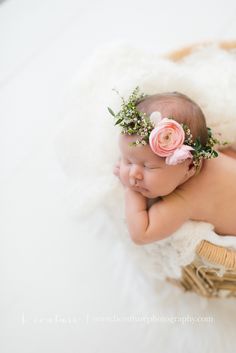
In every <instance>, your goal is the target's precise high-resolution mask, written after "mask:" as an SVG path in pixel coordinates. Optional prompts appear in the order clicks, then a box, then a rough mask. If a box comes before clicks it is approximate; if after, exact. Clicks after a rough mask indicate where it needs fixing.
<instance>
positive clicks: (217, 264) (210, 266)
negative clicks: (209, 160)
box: [165, 41, 236, 298]
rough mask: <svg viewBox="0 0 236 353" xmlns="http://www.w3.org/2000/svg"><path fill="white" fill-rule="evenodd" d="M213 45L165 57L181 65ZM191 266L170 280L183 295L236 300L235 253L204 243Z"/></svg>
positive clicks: (224, 44)
mask: <svg viewBox="0 0 236 353" xmlns="http://www.w3.org/2000/svg"><path fill="white" fill-rule="evenodd" d="M211 43H212V42H204V43H197V44H193V45H191V46H188V47H184V48H182V49H179V50H176V51H172V52H171V53H168V54H166V55H165V58H168V59H170V60H172V61H175V62H178V61H181V60H182V59H183V58H184V57H186V56H188V55H190V54H191V53H192V51H193V50H195V49H197V48H200V47H203V46H206V45H209V44H211ZM217 44H218V45H219V46H220V47H221V48H222V49H224V50H227V51H231V50H233V49H235V48H236V41H228V42H217ZM195 251H196V256H195V259H194V261H193V262H192V263H190V264H189V265H187V266H185V267H183V268H182V276H181V278H180V279H179V280H177V279H173V278H167V281H168V282H170V283H172V284H174V285H177V286H178V287H180V288H182V289H183V290H184V291H192V292H195V293H197V294H199V295H201V296H204V297H208V298H217V297H218V298H221V297H224V298H229V297H236V250H234V249H230V248H226V247H223V246H218V245H215V244H213V243H210V242H209V241H206V240H202V241H201V242H200V244H198V246H197V248H196V250H195Z"/></svg>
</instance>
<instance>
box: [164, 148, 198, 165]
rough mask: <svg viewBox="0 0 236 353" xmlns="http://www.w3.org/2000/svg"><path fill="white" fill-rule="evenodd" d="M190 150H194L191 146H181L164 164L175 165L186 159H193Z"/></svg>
mask: <svg viewBox="0 0 236 353" xmlns="http://www.w3.org/2000/svg"><path fill="white" fill-rule="evenodd" d="M191 150H194V148H192V147H191V146H187V145H182V146H181V147H180V148H177V149H176V150H175V151H174V153H173V154H172V155H171V156H168V157H166V161H165V162H166V164H169V165H176V164H178V163H181V162H183V161H185V159H187V158H193V155H192V153H191V152H190V151H191Z"/></svg>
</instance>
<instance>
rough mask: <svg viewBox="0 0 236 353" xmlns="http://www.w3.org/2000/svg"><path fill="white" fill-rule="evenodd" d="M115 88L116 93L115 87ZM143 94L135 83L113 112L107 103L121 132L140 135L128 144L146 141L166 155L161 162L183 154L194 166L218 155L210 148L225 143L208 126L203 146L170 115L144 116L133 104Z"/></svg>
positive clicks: (176, 159) (181, 158) (175, 159)
mask: <svg viewBox="0 0 236 353" xmlns="http://www.w3.org/2000/svg"><path fill="white" fill-rule="evenodd" d="M113 90H115V89H113ZM115 91H116V90H115ZM116 92H117V93H118V94H119V92H118V91H116ZM146 96H147V95H144V94H143V93H141V94H140V93H139V87H138V86H137V87H136V88H135V89H134V91H133V92H132V94H131V95H130V97H129V99H128V100H127V102H126V101H125V100H124V98H123V97H121V99H122V108H121V110H120V111H119V112H118V113H117V114H115V113H114V112H113V111H112V109H111V108H109V107H108V111H109V112H110V114H111V115H112V116H113V117H114V118H115V119H116V123H115V125H120V126H121V127H122V131H121V132H122V133H123V134H128V135H134V134H137V135H139V136H140V137H141V138H140V139H139V140H136V141H135V142H132V143H130V144H129V145H130V146H132V145H135V146H137V145H140V144H142V145H147V144H149V145H150V148H151V149H152V151H153V152H154V153H155V154H156V155H158V156H160V157H166V159H165V162H166V164H168V165H176V164H178V163H181V162H183V161H184V160H186V159H187V158H192V159H193V164H194V165H195V166H196V168H198V167H199V166H200V161H201V160H202V159H211V158H215V157H217V156H218V153H217V152H216V151H215V150H214V149H213V148H212V147H213V146H214V145H215V144H222V145H225V144H227V143H228V142H223V143H221V142H220V141H218V140H217V139H216V138H214V137H213V136H212V132H211V129H210V128H209V127H207V131H208V138H207V142H206V145H205V146H203V145H202V144H201V142H200V139H199V138H198V137H197V138H196V140H195V141H193V136H192V134H191V131H190V129H189V127H188V126H187V125H186V124H184V123H181V124H180V123H178V122H177V121H175V120H174V118H173V117H171V116H170V117H162V115H161V113H160V112H158V111H155V112H153V113H151V115H150V116H149V117H148V116H147V115H146V113H142V112H140V111H138V110H137V108H136V105H137V103H138V102H139V101H140V100H141V99H143V98H144V97H146Z"/></svg>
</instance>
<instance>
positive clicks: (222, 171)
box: [179, 152, 236, 235]
mask: <svg viewBox="0 0 236 353" xmlns="http://www.w3.org/2000/svg"><path fill="white" fill-rule="evenodd" d="M204 162H205V163H204V166H203V168H202V170H201V172H200V173H199V174H198V175H197V176H195V177H194V178H192V179H190V180H188V181H187V182H186V183H185V184H183V185H181V186H180V187H179V191H180V193H181V194H182V196H183V197H184V199H185V200H186V202H187V203H188V205H189V209H190V210H191V219H192V220H199V221H205V222H209V223H211V224H213V225H214V227H215V228H214V231H215V232H216V233H218V234H220V235H236V159H234V158H233V157H229V156H227V155H226V154H223V153H221V152H219V156H218V157H217V158H215V159H211V160H205V161H204Z"/></svg>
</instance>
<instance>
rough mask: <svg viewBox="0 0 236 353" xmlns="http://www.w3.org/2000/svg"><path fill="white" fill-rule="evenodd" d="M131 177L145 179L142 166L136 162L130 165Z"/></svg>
mask: <svg viewBox="0 0 236 353" xmlns="http://www.w3.org/2000/svg"><path fill="white" fill-rule="evenodd" d="M129 177H130V178H131V179H140V180H141V179H143V174H142V171H141V168H140V167H139V166H137V165H135V164H134V165H132V166H131V167H130V172H129Z"/></svg>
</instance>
